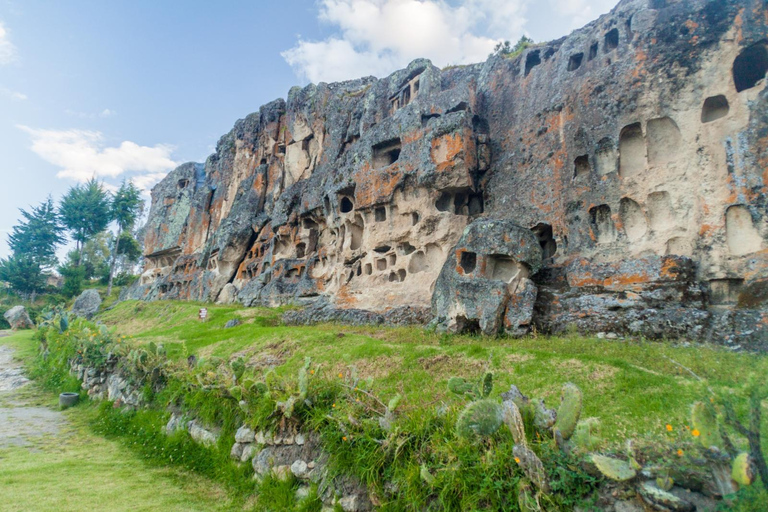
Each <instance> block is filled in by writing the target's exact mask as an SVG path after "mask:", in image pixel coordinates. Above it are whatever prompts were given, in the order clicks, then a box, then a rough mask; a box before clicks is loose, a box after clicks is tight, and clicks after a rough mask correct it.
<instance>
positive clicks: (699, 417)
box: [691, 402, 721, 448]
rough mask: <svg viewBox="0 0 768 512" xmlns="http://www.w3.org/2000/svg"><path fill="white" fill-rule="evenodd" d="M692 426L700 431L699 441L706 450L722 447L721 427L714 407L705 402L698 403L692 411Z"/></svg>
mask: <svg viewBox="0 0 768 512" xmlns="http://www.w3.org/2000/svg"><path fill="white" fill-rule="evenodd" d="M691 424H692V425H693V428H694V430H696V431H698V433H699V436H698V438H697V440H698V441H699V443H701V446H703V447H704V448H711V447H712V446H715V447H718V448H719V447H720V443H721V438H720V426H719V425H718V423H717V414H716V413H715V410H714V408H713V407H711V406H709V405H707V404H705V403H704V402H696V403H695V404H693V408H692V410H691Z"/></svg>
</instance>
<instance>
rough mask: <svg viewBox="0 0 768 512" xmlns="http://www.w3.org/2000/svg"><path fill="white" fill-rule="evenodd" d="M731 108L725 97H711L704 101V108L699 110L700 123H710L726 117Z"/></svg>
mask: <svg viewBox="0 0 768 512" xmlns="http://www.w3.org/2000/svg"><path fill="white" fill-rule="evenodd" d="M730 109H731V107H730V106H729V105H728V100H727V99H726V97H725V96H723V95H722V94H720V95H719V96H712V97H711V98H707V99H706V100H704V107H703V108H702V109H701V122H702V123H711V122H712V121H717V120H718V119H721V118H723V117H725V116H727V115H728V112H729V111H730Z"/></svg>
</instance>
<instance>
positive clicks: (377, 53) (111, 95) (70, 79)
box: [0, 0, 617, 257]
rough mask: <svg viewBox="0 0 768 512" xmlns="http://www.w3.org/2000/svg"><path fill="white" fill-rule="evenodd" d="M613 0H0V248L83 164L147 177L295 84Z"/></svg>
mask: <svg viewBox="0 0 768 512" xmlns="http://www.w3.org/2000/svg"><path fill="white" fill-rule="evenodd" d="M616 2H617V0H281V1H280V2H273V1H267V0H261V1H256V0H250V1H246V0H233V1H230V2H217V1H213V0H209V1H205V2H204V1H201V0H195V1H193V0H184V1H182V0H175V1H171V0H168V1H163V2H157V1H156V0H130V1H128V0H111V1H109V2H104V1H99V0H71V1H68V2H55V1H50V0H48V1H45V0H0V173H1V174H2V178H3V179H2V183H1V184H0V257H4V256H7V254H8V248H7V244H6V236H7V232H8V231H9V230H10V228H11V226H13V225H14V224H15V223H16V221H17V219H18V209H19V208H28V207H29V206H30V205H34V204H37V203H39V202H40V201H42V200H44V199H45V198H46V197H47V196H48V195H49V194H51V195H52V196H53V197H54V199H58V198H59V197H60V196H61V195H62V194H63V193H64V192H66V190H67V189H68V188H69V187H71V186H72V185H74V184H76V183H78V182H83V181H86V180H88V179H89V178H91V177H93V176H95V177H97V178H99V179H100V180H103V181H104V183H105V184H106V185H107V186H108V187H114V186H116V185H119V183H120V182H121V181H122V180H123V179H131V180H134V181H135V182H136V183H137V184H138V185H139V186H140V187H142V188H143V189H145V190H149V189H150V188H151V187H152V185H154V184H155V183H157V182H158V181H159V180H160V179H162V177H163V176H164V175H165V174H166V173H167V172H168V171H169V170H171V169H173V168H174V167H175V166H176V165H178V164H179V163H183V162H187V161H193V160H194V161H203V160H204V159H205V157H206V156H207V155H208V154H210V153H211V152H212V151H213V148H214V146H215V144H216V141H217V140H218V138H219V137H220V136H221V135H223V134H224V133H226V132H227V131H229V129H230V128H231V127H232V125H233V124H234V122H235V120H237V119H238V118H241V117H244V116H245V115H247V114H248V113H250V112H254V111H256V110H257V109H258V107H259V106H260V105H262V104H264V103H267V102H268V101H271V100H273V99H275V98H278V97H285V95H286V93H287V91H288V89H290V87H291V86H293V85H296V84H301V85H305V84H307V83H309V82H315V83H317V82H321V81H325V82H330V81H336V80H343V79H350V78H357V77H360V76H366V75H375V76H379V77H381V76H386V75H387V74H389V73H390V72H392V71H394V70H396V69H398V68H401V67H404V66H406V65H407V64H408V63H409V62H410V61H411V60H413V59H415V58H417V57H427V58H430V59H432V61H433V62H434V63H435V64H436V65H438V66H446V65H449V64H465V63H470V62H478V61H482V60H484V59H485V58H486V57H487V55H488V53H489V52H490V51H491V50H492V48H493V46H494V45H495V44H496V43H497V42H498V41H499V40H505V39H507V40H512V41H513V42H514V41H516V40H517V39H518V38H519V37H520V36H521V35H523V34H525V35H528V36H529V37H532V38H533V39H534V40H535V41H546V40H550V39H555V38H558V37H560V36H563V35H566V34H567V33H569V32H570V31H571V30H573V29H575V28H578V27H580V26H582V25H584V24H585V23H587V22H589V21H590V20H592V19H595V18H597V17H598V16H599V15H600V14H603V13H605V12H608V11H609V10H610V9H611V7H613V5H614V4H615V3H616Z"/></svg>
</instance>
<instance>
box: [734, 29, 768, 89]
mask: <svg viewBox="0 0 768 512" xmlns="http://www.w3.org/2000/svg"><path fill="white" fill-rule="evenodd" d="M766 72H768V43H766V41H761V42H759V43H757V44H753V45H752V46H750V47H748V48H746V49H744V50H743V51H742V52H741V53H740V54H739V56H738V57H736V60H734V61H733V83H734V84H735V85H736V92H741V91H746V90H747V89H751V88H752V87H754V86H756V85H757V83H758V82H759V81H760V80H762V79H764V78H765V73H766Z"/></svg>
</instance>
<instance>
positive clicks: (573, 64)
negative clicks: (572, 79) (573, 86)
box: [568, 53, 584, 71]
mask: <svg viewBox="0 0 768 512" xmlns="http://www.w3.org/2000/svg"><path fill="white" fill-rule="evenodd" d="M583 60H584V54H583V53H577V54H576V55H571V58H570V60H569V61H568V71H576V70H577V69H579V68H580V67H581V61H583Z"/></svg>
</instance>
